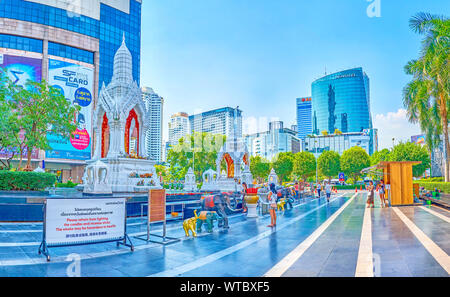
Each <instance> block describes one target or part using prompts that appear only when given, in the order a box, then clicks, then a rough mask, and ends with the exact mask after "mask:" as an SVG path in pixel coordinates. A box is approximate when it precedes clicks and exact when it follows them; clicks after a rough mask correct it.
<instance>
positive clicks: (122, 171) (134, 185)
mask: <svg viewBox="0 0 450 297" xmlns="http://www.w3.org/2000/svg"><path fill="white" fill-rule="evenodd" d="M95 162H98V161H87V163H88V167H89V166H90V164H92V163H95ZM101 162H102V163H104V164H105V165H106V167H107V168H108V183H109V185H110V187H111V190H112V191H113V192H122V193H132V192H146V191H148V190H149V189H161V188H162V187H161V184H160V182H159V177H158V175H157V174H156V170H155V167H154V165H155V162H154V161H151V160H144V159H131V158H119V157H118V158H104V159H101ZM87 172H88V170H86V172H85V176H84V177H83V180H84V183H85V184H87V175H88V173H87ZM144 175H145V177H141V176H144ZM142 181H144V185H143V186H138V183H140V182H142ZM149 184H150V185H149Z"/></svg>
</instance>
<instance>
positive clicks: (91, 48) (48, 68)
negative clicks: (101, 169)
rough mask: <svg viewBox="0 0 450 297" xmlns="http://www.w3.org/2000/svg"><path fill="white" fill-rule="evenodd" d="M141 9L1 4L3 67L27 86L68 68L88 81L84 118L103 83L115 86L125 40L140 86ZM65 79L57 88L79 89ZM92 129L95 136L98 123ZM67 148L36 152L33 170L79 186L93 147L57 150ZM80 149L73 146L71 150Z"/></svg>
mask: <svg viewBox="0 0 450 297" xmlns="http://www.w3.org/2000/svg"><path fill="white" fill-rule="evenodd" d="M141 5H142V0H75V1H72V0H71V1H62V0H0V66H1V67H5V68H8V67H9V68H8V69H13V70H14V71H15V72H12V71H13V70H11V73H14V74H17V73H19V74H20V77H19V76H17V81H19V82H21V83H23V82H24V81H23V80H26V79H32V80H40V79H46V80H48V81H52V79H53V81H55V80H54V78H55V77H61V75H62V74H60V73H58V71H60V69H63V68H64V71H65V72H64V73H65V74H67V75H75V73H76V75H80V76H83V77H85V78H87V80H86V81H87V82H88V85H89V88H88V89H89V91H90V92H91V94H92V102H93V104H92V105H90V106H89V107H87V109H90V110H87V111H86V113H83V115H84V116H86V115H89V114H91V113H92V108H93V106H94V104H95V102H96V100H97V96H98V93H99V91H100V89H101V87H102V85H103V84H105V85H107V84H109V83H110V82H111V78H112V75H113V63H114V54H115V53H116V51H117V50H118V48H119V47H120V46H121V44H122V40H123V37H124V36H125V41H126V45H127V47H128V49H129V51H130V53H131V55H132V64H133V65H132V69H133V73H132V74H133V79H134V80H135V81H136V82H137V83H138V84H140V47H141ZM58 65H59V66H58ZM18 69H19V70H20V72H17V71H18ZM61 71H63V70H61ZM61 81H63V80H59V81H58V83H59V84H58V83H55V82H53V83H52V84H57V85H58V86H60V87H62V88H63V89H64V88H68V90H69V89H70V88H78V87H79V86H75V84H67V83H66V84H63V83H61ZM72 93H73V92H71V91H65V95H66V98H68V100H72V99H73V98H71V96H73V94H72ZM69 97H70V98H69ZM87 127H89V128H87V129H88V130H90V131H88V133H89V134H90V135H92V125H87ZM92 140H93V139H92V138H90V139H89V144H91V143H92V142H93V141H92ZM65 145H66V143H64V144H61V145H59V144H56V142H51V147H52V149H53V150H51V151H45V152H43V151H41V152H42V154H40V153H39V154H36V156H35V157H33V158H32V166H34V167H37V166H41V167H43V166H44V164H45V169H46V170H51V172H54V173H56V174H57V175H58V180H60V181H67V179H68V178H69V177H71V178H72V180H74V181H77V182H79V179H80V178H81V176H82V175H83V171H84V165H85V160H86V159H89V158H90V156H91V154H92V151H93V149H92V148H91V147H89V149H88V151H87V152H86V154H85V155H83V157H82V158H78V157H75V154H62V153H61V152H63V149H62V148H61V149H56V148H55V147H62V146H65ZM75 149H76V148H74V147H73V146H72V145H71V144H70V143H68V144H67V151H70V152H72V151H73V150H75ZM159 150H161V145H159ZM77 153H78V151H77ZM33 156H34V155H33ZM43 161H44V162H43Z"/></svg>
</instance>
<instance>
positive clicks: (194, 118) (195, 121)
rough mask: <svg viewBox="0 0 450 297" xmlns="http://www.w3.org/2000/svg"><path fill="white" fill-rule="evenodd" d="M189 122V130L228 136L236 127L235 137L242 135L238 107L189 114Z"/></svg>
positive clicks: (240, 116)
mask: <svg viewBox="0 0 450 297" xmlns="http://www.w3.org/2000/svg"><path fill="white" fill-rule="evenodd" d="M235 120H236V121H235ZM189 123H190V129H191V132H194V131H195V132H209V133H212V134H221V135H226V136H227V138H230V137H232V136H233V134H234V133H235V132H234V131H235V130H234V129H235V128H236V137H242V111H241V110H240V109H239V108H236V109H235V108H231V107H224V108H219V109H214V110H210V111H206V112H203V113H200V114H196V115H191V116H189ZM235 124H236V127H235Z"/></svg>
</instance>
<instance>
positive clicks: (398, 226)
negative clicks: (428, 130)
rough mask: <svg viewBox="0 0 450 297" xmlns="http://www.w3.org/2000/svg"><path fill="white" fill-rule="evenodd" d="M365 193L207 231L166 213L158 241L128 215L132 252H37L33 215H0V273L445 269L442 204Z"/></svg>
mask: <svg viewBox="0 0 450 297" xmlns="http://www.w3.org/2000/svg"><path fill="white" fill-rule="evenodd" d="M366 196H367V194H366V193H361V192H359V193H357V194H355V193H350V192H347V193H338V194H336V195H334V196H333V197H332V199H331V201H330V203H327V201H326V199H324V198H322V199H307V200H302V201H301V202H300V203H299V204H295V205H294V208H293V209H290V210H286V211H285V212H278V213H277V214H278V221H277V227H276V228H274V229H270V228H268V227H266V226H267V225H268V224H269V223H270V217H269V216H264V217H259V218H257V219H247V218H246V216H245V215H244V214H238V215H235V216H232V217H231V218H230V229H229V230H219V229H217V227H215V229H214V232H213V233H212V234H208V233H206V232H204V233H202V234H200V235H199V236H198V237H197V238H192V237H190V238H185V235H184V231H183V229H182V226H181V225H182V224H181V221H176V222H171V223H170V224H169V225H168V236H171V237H178V238H180V239H182V240H181V241H180V242H178V243H175V244H171V245H167V246H161V245H158V244H155V243H149V244H147V243H146V242H144V241H142V240H138V239H136V238H134V236H137V235H142V234H145V233H146V224H145V222H144V220H143V219H142V218H130V219H128V224H127V229H128V233H129V235H130V236H131V238H132V241H133V243H134V244H135V251H134V252H131V251H130V250H129V249H127V248H125V247H123V246H120V247H116V244H115V243H103V244H94V245H85V246H71V247H59V248H50V253H51V255H52V259H51V262H50V263H47V262H46V260H45V258H44V257H43V256H41V255H38V253H37V251H38V247H39V244H40V242H41V239H42V224H41V223H0V276H40V277H42V276H67V271H68V267H69V266H70V265H71V264H72V263H73V260H74V259H77V258H78V257H79V259H80V262H79V263H80V266H79V267H80V270H79V271H80V275H81V276H110V277H120V276H169V277H171V276H182V277H191V276H192V277H199V276H224V277H233V276H238V277H258V276H283V277H298V276H333V277H341V276H342V277H343V276H350V277H352V276H388V277H391V276H432V277H435V276H448V275H449V272H450V257H449V253H450V224H449V223H450V212H448V211H447V210H443V209H441V208H438V207H435V206H426V207H425V206H415V207H412V206H411V207H396V208H387V209H382V208H380V204H379V201H378V200H375V201H376V204H375V206H376V207H375V208H374V209H366V208H365V200H366ZM376 198H378V197H376ZM152 228H153V231H152V232H157V231H158V230H161V226H158V225H156V226H153V227H152ZM74 254H75V255H74ZM69 255H71V256H70V257H68V256H69Z"/></svg>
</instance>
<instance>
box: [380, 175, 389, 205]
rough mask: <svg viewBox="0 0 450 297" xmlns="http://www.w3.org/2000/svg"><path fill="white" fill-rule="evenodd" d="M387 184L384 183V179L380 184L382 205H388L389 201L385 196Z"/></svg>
mask: <svg viewBox="0 0 450 297" xmlns="http://www.w3.org/2000/svg"><path fill="white" fill-rule="evenodd" d="M385 193H386V186H385V184H384V180H383V179H382V180H380V184H379V185H378V194H379V195H380V200H381V207H388V206H389V203H388V201H386V198H385Z"/></svg>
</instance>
